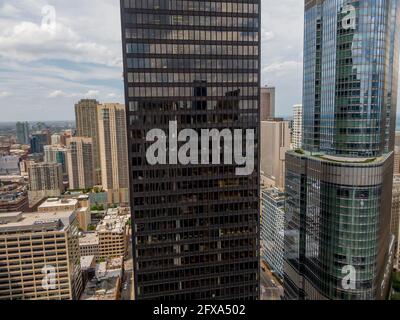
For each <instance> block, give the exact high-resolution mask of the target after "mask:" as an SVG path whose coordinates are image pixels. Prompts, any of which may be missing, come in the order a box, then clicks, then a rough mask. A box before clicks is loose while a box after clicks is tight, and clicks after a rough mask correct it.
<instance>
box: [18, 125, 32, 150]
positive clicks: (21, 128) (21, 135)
mask: <svg viewBox="0 0 400 320" xmlns="http://www.w3.org/2000/svg"><path fill="white" fill-rule="evenodd" d="M16 127H17V143H20V144H28V145H29V143H30V141H29V124H28V122H17V124H16Z"/></svg>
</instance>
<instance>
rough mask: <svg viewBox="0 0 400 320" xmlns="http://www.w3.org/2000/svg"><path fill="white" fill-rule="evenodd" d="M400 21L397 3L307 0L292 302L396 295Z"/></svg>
mask: <svg viewBox="0 0 400 320" xmlns="http://www.w3.org/2000/svg"><path fill="white" fill-rule="evenodd" d="M349 12H351V14H349ZM399 14H400V11H399V7H398V1H397V0H384V1H368V0H360V1H351V2H350V4H349V5H347V6H344V3H343V1H338V0H330V1H328V0H325V1H324V0H322V1H321V0H319V1H316V0H306V1H305V42H304V79H305V80H304V89H303V145H302V148H303V150H296V151H290V152H288V153H287V155H286V205H285V210H286V213H285V266H284V272H285V275H284V277H285V281H284V283H285V298H286V299H307V300H323V299H333V300H381V299H386V298H387V297H388V294H389V292H390V278H391V272H392V263H393V255H394V248H395V238H394V235H393V234H391V232H390V226H391V202H392V184H393V151H394V143H395V135H394V133H395V132H394V131H395V119H396V105H397V85H398V81H397V80H398V79H397V78H398V77H397V75H398V56H399V52H398V48H399V28H398V25H399V21H400V17H399ZM371 21H374V23H372V24H371Z"/></svg>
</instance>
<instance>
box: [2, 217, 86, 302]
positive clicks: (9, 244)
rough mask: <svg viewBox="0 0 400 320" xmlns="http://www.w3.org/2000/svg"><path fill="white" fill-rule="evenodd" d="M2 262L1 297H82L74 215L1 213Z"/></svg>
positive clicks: (38, 298)
mask: <svg viewBox="0 0 400 320" xmlns="http://www.w3.org/2000/svg"><path fill="white" fill-rule="evenodd" d="M0 261H1V263H0V300H75V299H79V296H80V294H81V292H82V275H81V269H80V255H79V246H78V228H77V225H76V218H75V214H74V213H73V212H57V213H54V212H47V213H30V214H23V213H21V212H9V213H0Z"/></svg>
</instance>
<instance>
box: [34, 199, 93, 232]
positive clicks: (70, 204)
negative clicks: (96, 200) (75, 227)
mask: <svg viewBox="0 0 400 320" xmlns="http://www.w3.org/2000/svg"><path fill="white" fill-rule="evenodd" d="M80 204H81V202H80V201H79V199H74V198H49V199H47V200H46V201H45V202H44V203H43V204H42V205H40V206H39V208H38V211H39V212H50V211H75V213H76V215H77V219H78V224H79V229H81V230H83V231H87V228H88V226H89V224H90V209H89V207H81V206H80Z"/></svg>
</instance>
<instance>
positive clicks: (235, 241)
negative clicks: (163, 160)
mask: <svg viewBox="0 0 400 320" xmlns="http://www.w3.org/2000/svg"><path fill="white" fill-rule="evenodd" d="M121 15H122V35H123V52H124V77H125V98H126V105H127V108H128V110H127V117H128V118H127V119H128V121H127V123H128V145H129V152H130V154H129V161H130V170H129V171H130V178H131V183H130V189H131V205H132V213H133V215H132V217H133V224H134V225H133V230H134V234H133V244H134V257H135V262H136V263H135V286H136V288H135V289H136V290H135V292H136V295H137V298H138V299H167V300H171V299H229V298H236V299H257V298H258V297H259V288H258V287H259V218H260V217H259V216H260V213H259V212H260V211H259V200H258V199H259V172H258V163H259V160H258V159H259V158H258V139H257V138H256V140H257V141H256V143H255V145H256V150H255V157H256V159H255V161H256V165H255V167H256V169H255V170H254V172H253V173H252V174H251V175H249V176H237V175H236V174H235V168H236V167H235V166H234V165H223V164H220V165H218V164H216V165H186V166H185V165H180V164H169V165H162V164H158V165H154V166H151V165H149V163H148V162H147V159H146V150H147V148H148V147H149V146H150V145H151V143H149V142H146V135H147V133H148V132H149V131H150V130H152V129H156V128H157V129H162V130H166V131H168V134H169V135H171V136H172V137H173V136H174V131H173V130H171V131H170V130H169V129H168V128H169V122H171V121H177V126H178V130H179V131H180V130H183V129H194V130H196V132H200V131H201V129H214V128H218V129H225V128H229V129H237V128H242V129H254V130H255V132H256V137H258V136H259V123H260V118H259V88H260V83H259V57H260V56H259V49H260V46H259V30H260V1H259V0H238V1H235V2H225V1H187V0H184V1H174V0H163V1H160V0H155V1H137V0H131V1H124V0H121ZM169 150H170V151H171V153H173V152H174V151H175V150H176V146H175V145H173V144H171V145H170V146H169ZM222 150H223V149H222ZM170 160H171V162H172V163H174V161H173V157H172V158H171V159H170Z"/></svg>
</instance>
